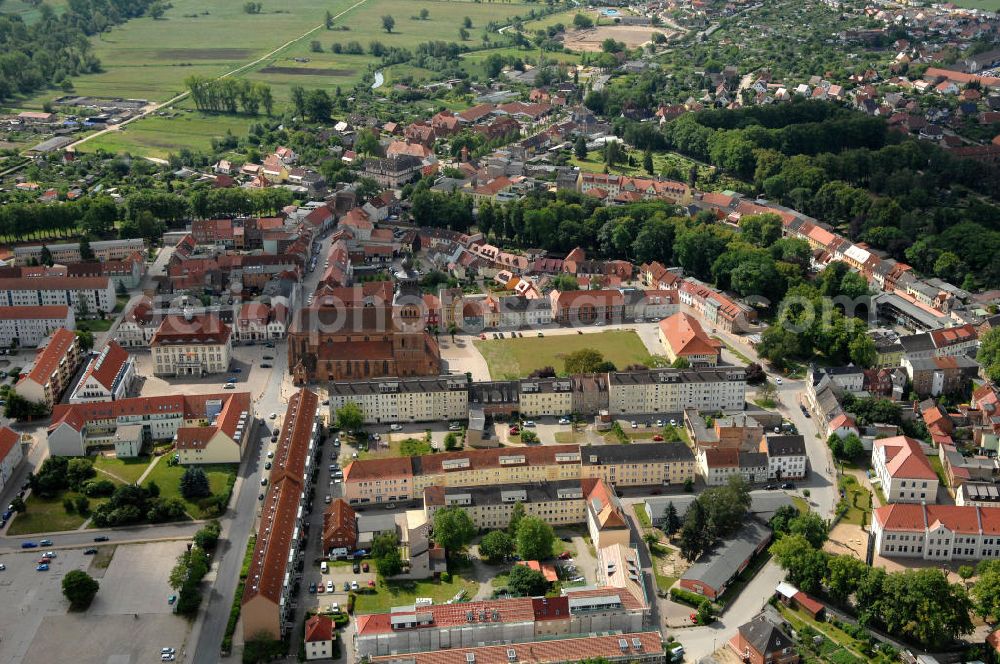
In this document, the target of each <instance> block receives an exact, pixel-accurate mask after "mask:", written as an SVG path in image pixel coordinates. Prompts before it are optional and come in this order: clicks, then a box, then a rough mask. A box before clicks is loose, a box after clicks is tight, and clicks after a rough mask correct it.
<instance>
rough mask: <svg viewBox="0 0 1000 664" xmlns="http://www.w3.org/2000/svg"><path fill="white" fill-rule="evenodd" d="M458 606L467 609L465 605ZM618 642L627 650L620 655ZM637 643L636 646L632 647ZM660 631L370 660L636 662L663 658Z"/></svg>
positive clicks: (416, 663)
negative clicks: (627, 659)
mask: <svg viewBox="0 0 1000 664" xmlns="http://www.w3.org/2000/svg"><path fill="white" fill-rule="evenodd" d="M457 606H466V605H464V604H462V605H457ZM621 641H624V642H625V644H626V646H625V648H626V650H625V651H624V652H623V651H622V648H621V645H620V643H621ZM633 641H638V642H639V647H638V648H636V647H635V646H634V645H633ZM662 641H663V640H662V637H661V636H660V633H659V632H635V633H631V634H612V635H605V636H585V637H578V638H571V639H553V640H550V641H533V642H528V643H510V644H507V645H499V646H477V647H474V648H452V649H448V650H433V651H428V652H420V653H412V654H407V655H403V656H400V655H382V656H379V657H372V658H371V661H372V662H373V664H375V663H382V662H385V663H389V662H398V661H399V660H400V659H402V658H405V659H406V660H407V662H411V663H412V664H467V662H469V661H471V660H469V659H467V656H468V655H472V656H473V657H474V660H475V663H476V664H510V655H509V652H510V651H511V650H513V651H514V658H515V661H516V662H518V663H519V664H546V662H566V661H579V660H595V659H601V658H607V659H612V658H614V659H617V658H620V657H622V656H623V654H629V653H631V654H633V655H634V656H635V658H636V659H639V658H642V657H645V656H647V655H650V654H652V655H656V654H657V653H659V654H660V655H661V656H662V653H663V643H662Z"/></svg>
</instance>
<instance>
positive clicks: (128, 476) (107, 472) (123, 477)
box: [94, 455, 166, 484]
mask: <svg viewBox="0 0 1000 664" xmlns="http://www.w3.org/2000/svg"><path fill="white" fill-rule="evenodd" d="M163 463H166V462H165V461H164V462H163ZM148 466H149V456H140V457H135V458H131V459H118V458H115V457H111V456H103V455H99V456H97V457H95V458H94V470H96V471H97V479H102V478H108V479H111V480H119V481H120V482H122V483H123V484H134V483H135V482H137V481H138V480H139V478H140V477H141V476H142V474H143V473H144V472H146V468H147V467H148Z"/></svg>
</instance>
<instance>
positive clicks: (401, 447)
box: [358, 436, 433, 459]
mask: <svg viewBox="0 0 1000 664" xmlns="http://www.w3.org/2000/svg"><path fill="white" fill-rule="evenodd" d="M432 452H433V449H431V445H430V443H428V442H427V441H425V440H424V439H422V438H413V437H410V436H408V437H406V438H395V439H391V440H390V441H389V443H388V447H382V446H379V447H376V448H372V447H371V446H370V445H369V447H368V449H367V450H364V451H362V452H358V459H379V458H385V457H400V456H422V455H424V454H431V453H432Z"/></svg>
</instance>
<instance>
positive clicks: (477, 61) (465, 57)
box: [462, 14, 580, 76]
mask: <svg viewBox="0 0 1000 664" xmlns="http://www.w3.org/2000/svg"><path fill="white" fill-rule="evenodd" d="M560 16H561V14H560ZM494 53H497V54H500V55H502V56H504V57H515V58H521V59H522V60H524V61H525V62H528V63H531V64H535V63H537V62H538V51H537V50H524V49H519V48H515V47H512V46H507V47H503V48H491V49H488V50H485V51H473V52H472V53H463V54H462V69H464V70H465V71H467V72H469V73H470V74H478V75H479V76H485V75H486V70H485V67H484V62H485V61H486V58H487V57H489V56H490V55H492V54H494ZM543 57H544V58H545V60H546V61H548V62H560V63H566V64H570V65H577V64H579V63H580V55H579V54H578V53H544V54H543Z"/></svg>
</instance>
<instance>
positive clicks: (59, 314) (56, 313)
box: [0, 304, 69, 320]
mask: <svg viewBox="0 0 1000 664" xmlns="http://www.w3.org/2000/svg"><path fill="white" fill-rule="evenodd" d="M68 315H69V307H68V306H66V305H64V304H51V305H44V306H41V307H0V320H24V319H33V320H38V319H46V318H51V319H59V320H62V319H64V318H66V317H67V316H68Z"/></svg>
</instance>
